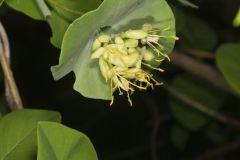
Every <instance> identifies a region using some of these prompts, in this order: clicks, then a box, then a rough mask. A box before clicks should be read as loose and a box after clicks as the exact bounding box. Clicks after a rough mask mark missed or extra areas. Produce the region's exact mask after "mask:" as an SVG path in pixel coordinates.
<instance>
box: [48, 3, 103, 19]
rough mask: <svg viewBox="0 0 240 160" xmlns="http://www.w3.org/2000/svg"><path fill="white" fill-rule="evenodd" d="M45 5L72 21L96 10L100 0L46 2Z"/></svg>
mask: <svg viewBox="0 0 240 160" xmlns="http://www.w3.org/2000/svg"><path fill="white" fill-rule="evenodd" d="M46 1H47V3H48V4H49V5H50V6H51V7H52V8H53V9H54V10H55V11H56V12H57V13H58V14H59V15H60V16H62V17H64V18H66V19H68V20H70V21H73V20H75V19H77V18H78V17H80V16H82V15H83V14H84V13H86V12H88V11H91V10H93V9H96V8H97V7H98V6H99V5H100V4H101V3H102V1H101V0H88V1H87V3H86V1H84V0H46Z"/></svg>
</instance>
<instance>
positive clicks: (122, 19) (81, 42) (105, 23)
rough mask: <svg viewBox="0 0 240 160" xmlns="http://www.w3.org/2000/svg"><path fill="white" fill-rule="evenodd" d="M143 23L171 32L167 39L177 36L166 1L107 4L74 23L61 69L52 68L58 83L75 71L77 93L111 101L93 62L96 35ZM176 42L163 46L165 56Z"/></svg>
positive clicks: (125, 0) (114, 1)
mask: <svg viewBox="0 0 240 160" xmlns="http://www.w3.org/2000/svg"><path fill="white" fill-rule="evenodd" d="M144 23H151V24H153V25H154V27H155V28H159V29H164V28H166V27H170V28H171V30H169V31H168V32H164V33H163V34H164V35H165V36H169V35H172V36H173V35H175V20H174V17H173V14H172V11H171V9H170V7H169V6H168V4H167V3H166V1H165V0H121V1H119V0H105V1H104V2H103V3H102V4H101V5H100V7H99V8H98V9H97V10H95V11H91V12H89V13H87V14H85V15H84V16H82V17H80V18H78V19H77V20H76V21H74V22H73V23H72V24H71V25H70V27H69V28H68V30H67V31H66V34H65V36H64V39H63V44H62V52H61V55H60V60H59V65H57V66H54V67H52V68H51V69H52V73H53V76H54V79H55V80H58V79H60V78H62V77H63V76H65V75H66V74H68V73H69V72H71V71H74V73H75V76H76V81H75V83H74V89H75V90H77V91H78V92H80V93H81V94H82V95H83V96H85V97H89V98H95V99H107V100H110V99H111V88H110V85H109V83H106V82H105V80H104V78H103V77H102V75H101V73H100V70H99V67H98V61H97V60H92V59H90V54H91V49H92V43H93V40H94V39H95V37H96V35H97V33H99V32H100V31H102V30H103V28H105V29H106V28H108V30H107V31H106V32H108V33H118V32H121V31H126V30H128V29H136V28H139V27H141V26H142V25H143V24H144ZM174 42H175V40H170V39H167V40H165V41H164V42H163V45H164V47H165V50H164V54H166V53H169V52H170V51H171V50H172V48H173V46H174Z"/></svg>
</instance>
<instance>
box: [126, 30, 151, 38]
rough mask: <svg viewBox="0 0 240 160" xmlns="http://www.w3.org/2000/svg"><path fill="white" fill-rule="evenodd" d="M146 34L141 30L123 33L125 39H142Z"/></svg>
mask: <svg viewBox="0 0 240 160" xmlns="http://www.w3.org/2000/svg"><path fill="white" fill-rule="evenodd" d="M147 35H148V34H147V33H146V32H145V31H143V30H128V31H126V32H125V36H126V38H132V39H143V38H146V37H147Z"/></svg>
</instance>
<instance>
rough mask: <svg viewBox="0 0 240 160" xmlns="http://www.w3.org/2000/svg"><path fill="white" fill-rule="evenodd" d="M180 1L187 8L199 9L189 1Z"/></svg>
mask: <svg viewBox="0 0 240 160" xmlns="http://www.w3.org/2000/svg"><path fill="white" fill-rule="evenodd" d="M178 1H179V2H180V3H182V4H183V5H185V6H188V7H192V8H198V6H197V5H195V4H193V3H192V2H189V1H188V0H178Z"/></svg>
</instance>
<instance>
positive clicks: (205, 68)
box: [170, 51, 239, 96]
mask: <svg viewBox="0 0 240 160" xmlns="http://www.w3.org/2000/svg"><path fill="white" fill-rule="evenodd" d="M170 58H171V60H172V62H173V64H174V65H176V66H178V67H181V68H182V69H184V70H186V71H188V72H191V73H193V74H195V75H196V76H198V77H201V78H203V79H205V80H207V81H209V82H210V83H212V84H213V85H214V86H215V87H218V88H220V89H222V90H224V91H226V92H228V93H230V94H232V95H235V96H239V94H237V93H236V92H235V91H234V90H233V89H232V88H230V86H229V85H228V83H227V82H226V81H225V79H224V77H223V76H222V74H221V73H220V72H219V71H218V70H217V69H214V68H213V67H211V66H210V65H208V64H205V63H202V62H199V61H197V60H195V59H193V58H191V57H190V56H187V55H185V54H183V53H181V52H179V51H174V52H173V53H172V54H170Z"/></svg>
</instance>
